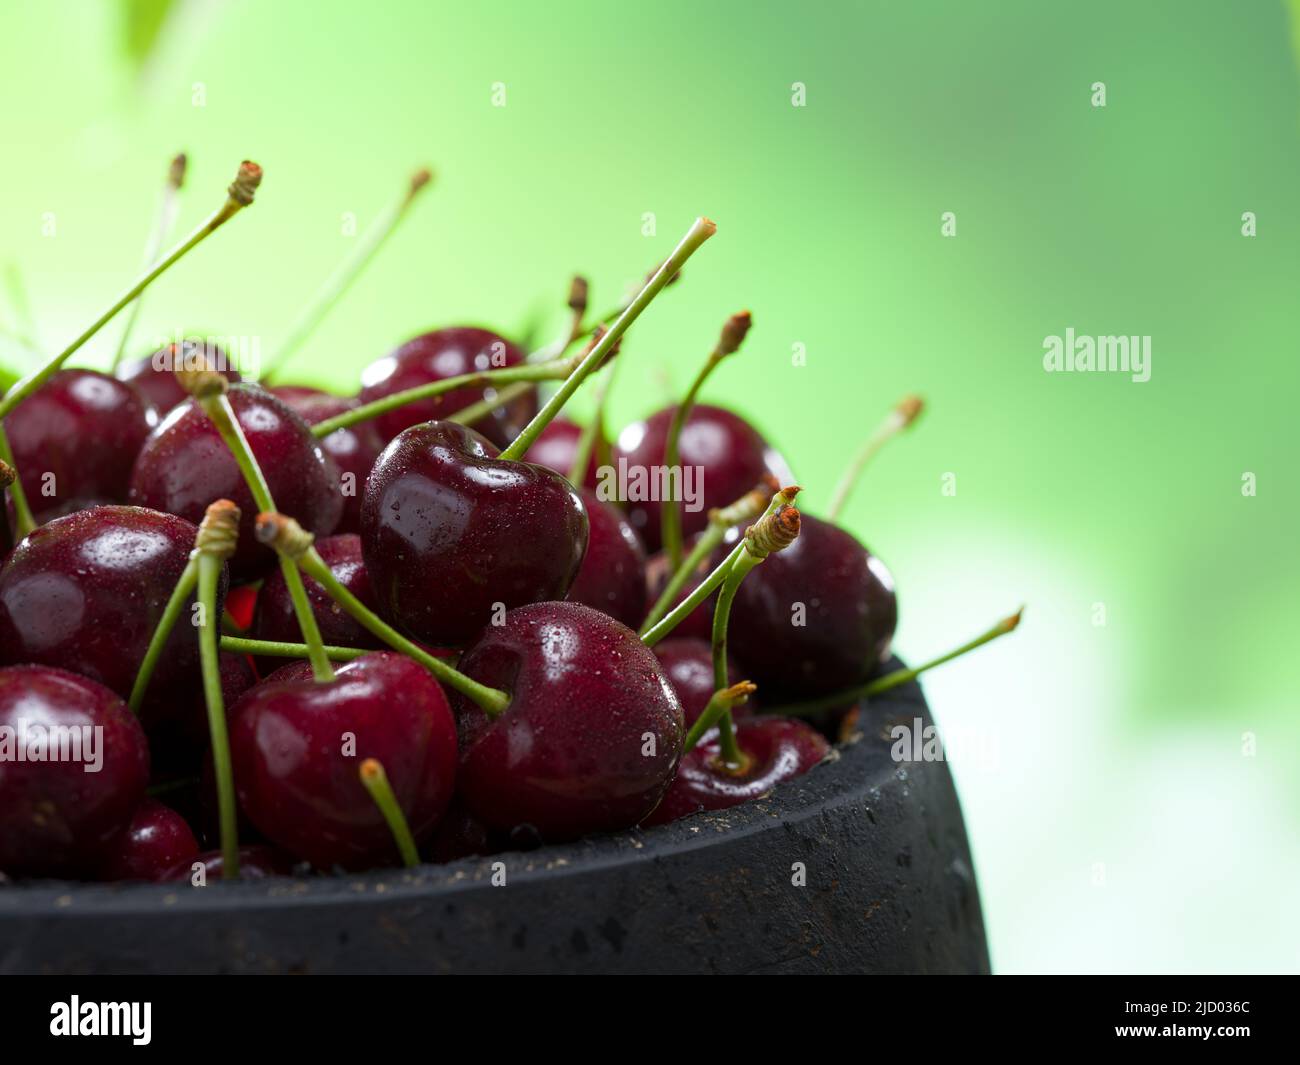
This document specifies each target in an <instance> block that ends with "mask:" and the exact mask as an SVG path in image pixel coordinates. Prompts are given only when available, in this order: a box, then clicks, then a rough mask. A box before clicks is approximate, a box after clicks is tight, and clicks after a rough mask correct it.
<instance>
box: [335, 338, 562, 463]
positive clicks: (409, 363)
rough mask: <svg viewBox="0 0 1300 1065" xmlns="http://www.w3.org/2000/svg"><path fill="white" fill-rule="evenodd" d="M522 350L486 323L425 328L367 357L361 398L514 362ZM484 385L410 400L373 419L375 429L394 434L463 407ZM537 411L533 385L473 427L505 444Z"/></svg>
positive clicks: (384, 434)
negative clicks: (371, 359) (376, 355)
mask: <svg viewBox="0 0 1300 1065" xmlns="http://www.w3.org/2000/svg"><path fill="white" fill-rule="evenodd" d="M523 361H524V353H523V352H522V351H520V350H519V348H517V347H515V345H514V344H512V343H510V341H508V340H506V339H505V338H504V337H502V336H499V335H498V334H496V333H493V332H492V331H491V330H489V329H478V328H475V327H472V326H460V327H454V328H450V329H438V330H435V331H434V332H432V333H423V334H421V335H420V336H417V337H414V338H413V339H411V340H408V341H407V342H406V343H405V344H403V345H402V346H401V347H400V348H398V349H397V350H396V351H394V352H393V353H392V354H391V355H385V356H384V357H383V358H382V359H379V360H378V361H376V362H373V363H371V364H370V365H369V366H367V367H366V368H365V369H364V370H363V371H362V372H361V385H362V388H361V394H360V397H359V398H360V400H361V402H362V403H371V402H373V401H374V400H377V399H382V398H383V397H384V396H391V395H392V394H393V393H394V392H404V391H406V389H408V388H416V387H418V386H419V385H426V384H429V383H431V382H433V381H443V380H446V379H447V378H449V377H459V376H460V375H461V374H468V373H476V372H478V371H482V370H495V369H503V368H504V367H507V366H518V365H519V364H521V363H522V362H523ZM483 397H484V390H483V389H482V388H458V389H455V390H454V391H452V392H447V393H444V394H443V395H441V396H434V397H432V398H430V399H423V400H420V401H418V402H416V403H408V404H406V406H404V407H398V408H397V410H392V411H389V412H388V413H387V414H382V415H380V416H379V417H378V418H376V419H375V420H374V425H375V426H376V428H377V429H378V430H379V435H380V437H381V438H382V439H384V440H392V439H393V437H395V436H397V434H398V433H400V432H401V431H402V430H403V429H407V428H409V427H410V426H412V425H419V424H420V423H421V422H427V421H433V420H435V419H438V418H447V417H450V416H451V415H452V414H455V413H456V411H458V410H460V409H461V408H462V407H468V406H469V405H470V404H471V403H477V402H478V401H479V400H481V399H483ZM536 411H537V393H536V390H529V391H528V392H527V393H526V394H524V395H523V396H521V397H519V398H518V399H516V400H515V401H514V402H512V403H510V404H508V405H507V406H505V407H504V408H498V409H497V410H495V411H494V412H493V413H492V415H491V416H490V417H486V418H483V419H482V420H481V421H479V422H478V423H477V424H476V426H475V427H476V428H477V429H478V430H479V431H480V432H482V433H483V435H484V436H486V437H487V438H488V439H489V440H491V441H492V442H493V443H494V444H496V445H497V446H498V447H504V446H505V445H506V444H507V443H508V442H509V441H510V440H512V439H513V438H514V437H515V436H517V435H518V433H519V430H520V429H522V428H523V426H524V425H525V424H527V422H528V420H529V419H530V418H531V417H532V416H533V415H534V414H535V413H536Z"/></svg>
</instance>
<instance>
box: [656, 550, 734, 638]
mask: <svg viewBox="0 0 1300 1065" xmlns="http://www.w3.org/2000/svg"><path fill="white" fill-rule="evenodd" d="M697 538H698V534H697V535H696V536H691V537H687V539H686V543H685V544H684V546H683V552H682V553H683V555H686V554H689V553H690V551H691V548H692V547H693V546H694V541H695V540H696V539H697ZM714 565H715V562H714V560H712V559H709V558H705V559H704V560H703V561H701V562H700V564H699V565H698V566H697V567H696V569H695V572H694V573H693V574H692V575H691V576H690V577H689V578H687V580H686V583H685V584H683V585H682V588H681V591H679V592H678V593H677V595H676V596H674V598H673V602H672V603H671V604H670V605H669V607H668V610H666V611H664V613H665V614H666V613H668V612H669V611H671V610H673V609H674V608H675V607H677V606H678V605H679V604H680V603H681V602H682V601H683V600H684V599H686V597H687V596H689V595H690V594H691V592H693V591H695V589H696V588H697V587H699V584H700V581H702V580H704V578H705V577H707V576H708V575H709V571H710V570H711V569H712V568H713V567H714ZM645 573H646V602H647V603H650V604H654V603H657V602H658V601H659V596H660V595H662V594H663V590H664V589H665V588H666V587H668V581H669V578H671V577H672V567H671V566H670V565H669V561H668V555H667V554H666V553H665V552H663V551H656V552H655V553H654V554H653V555H651V556H650V557H649V558H647V559H646V565H645ZM716 600H717V595H716V593H715V594H714V595H711V596H709V597H708V598H707V599H705V600H704V602H702V603H701V604H700V605H699V606H697V607H696V608H695V609H694V610H692V611H691V612H690V613H689V614H687V615H686V617H684V618H683V619H682V620H681V621H679V622H678V623H677V626H676V628H674V629H673V635H674V636H677V637H690V638H692V639H697V640H703V641H705V642H706V643H707V642H709V640H710V639H711V638H712V636H713V605H714V602H715V601H716Z"/></svg>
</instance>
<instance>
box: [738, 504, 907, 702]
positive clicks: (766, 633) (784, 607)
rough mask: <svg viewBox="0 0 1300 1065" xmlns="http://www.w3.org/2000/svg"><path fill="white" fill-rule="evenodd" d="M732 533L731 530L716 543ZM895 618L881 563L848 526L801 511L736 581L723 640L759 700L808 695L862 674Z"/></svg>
mask: <svg viewBox="0 0 1300 1065" xmlns="http://www.w3.org/2000/svg"><path fill="white" fill-rule="evenodd" d="M739 535H740V531H739V530H732V532H730V533H729V534H728V540H727V542H726V543H724V545H723V547H724V550H725V549H728V548H729V547H730V546H731V545H732V544H734V542H735V540H736V538H737V537H738V536H739ZM719 557H721V556H719ZM800 621H802V624H799V623H798V622H800ZM897 624H898V601H897V600H896V598H895V597H894V580H893V577H892V576H890V573H889V570H888V569H886V568H885V565H884V563H882V562H881V561H880V559H878V558H876V557H875V556H874V555H872V554H871V553H870V552H869V551H867V549H866V548H864V547H863V546H862V545H861V544H860V543H859V542H858V541H857V539H856V538H855V537H854V536H853V535H852V534H851V533H848V532H846V531H845V530H843V529H841V528H839V526H837V525H832V524H831V523H830V522H827V521H822V520H821V519H819V518H815V517H812V516H811V515H809V514H804V515H803V516H802V523H801V525H800V531H799V538H798V539H797V540H795V542H794V543H793V544H792V545H791V546H790V547H788V548H786V549H785V550H784V551H782V552H780V553H779V554H774V555H771V556H769V557H768V559H767V560H766V561H765V562H764V563H763V564H762V565H761V566H758V567H757V568H756V569H754V570H752V571H751V572H750V573H749V575H748V576H747V577H746V578H745V581H744V583H743V584H741V586H740V590H739V591H738V592H737V593H736V599H735V602H734V603H733V604H732V610H731V619H730V623H729V631H728V638H729V644H728V646H729V647H730V648H731V649H732V650H733V651H734V652H735V654H736V657H737V658H739V659H740V660H741V661H742V662H745V663H746V664H747V665H748V666H749V668H750V670H752V674H751V676H750V677H749V679H750V680H752V681H754V682H755V683H756V684H757V685H758V687H759V692H760V697H761V698H763V699H764V700H765V701H769V702H773V703H774V702H777V701H785V700H797V699H808V698H813V697H815V696H817V695H823V694H828V693H830V692H834V691H839V690H840V689H842V688H848V687H852V686H853V685H856V684H861V683H862V682H864V681H865V680H867V679H868V677H870V675H871V673H872V671H873V670H874V669H875V668H876V666H877V665H878V664H879V662H880V661H881V660H882V659H883V658H885V657H886V656H888V654H889V645H890V642H891V641H892V640H893V637H894V629H895V627H896V626H897Z"/></svg>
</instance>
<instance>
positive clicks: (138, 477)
mask: <svg viewBox="0 0 1300 1065" xmlns="http://www.w3.org/2000/svg"><path fill="white" fill-rule="evenodd" d="M229 395H230V404H231V406H232V407H233V408H234V411H235V416H236V417H237V418H238V420H239V424H240V426H241V428H242V429H243V430H244V435H245V436H246V437H247V438H248V444H249V446H250V447H251V448H252V451H253V455H254V457H256V459H257V461H258V464H259V465H260V466H261V467H262V472H263V474H264V475H265V476H266V481H267V485H268V486H269V487H270V489H271V495H272V497H273V498H274V499H275V503H276V506H277V507H278V508H279V509H280V510H281V511H283V512H284V513H285V514H292V515H293V516H294V517H295V518H297V519H298V521H299V523H300V524H301V525H302V527H303V528H304V529H307V530H308V531H309V532H312V533H315V534H316V535H317V536H328V535H329V534H330V533H332V532H333V531H334V527H335V526H336V525H338V523H339V518H340V517H341V516H342V514H343V497H342V496H341V495H340V494H339V477H338V470H337V468H335V466H334V463H333V461H332V460H331V459H329V458H328V457H327V456H326V455H325V454H324V452H322V451H321V448H320V445H319V443H318V442H317V441H316V438H315V437H313V436H312V435H311V430H310V429H308V428H307V423H306V422H304V421H303V420H302V419H301V418H300V417H299V416H298V415H297V414H295V413H294V412H293V410H291V409H290V408H289V406H288V405H287V404H286V403H285V402H284V400H282V399H277V398H276V397H275V396H273V395H271V394H270V393H269V392H267V391H266V390H265V389H262V388H258V387H257V386H256V385H244V384H240V385H232V386H231V388H230V393H229ZM215 499H230V500H233V501H234V502H235V503H236V504H237V505H238V506H239V509H240V511H241V512H242V516H241V518H240V522H239V546H238V547H237V548H236V550H235V555H234V557H233V558H232V559H231V561H230V568H231V574H232V575H233V576H235V577H236V578H251V577H256V576H259V575H260V574H262V573H264V572H265V571H266V570H268V569H270V568H271V566H272V565H273V564H274V563H275V552H274V551H272V550H271V549H270V548H268V547H263V546H262V545H261V544H259V543H258V542H257V538H256V537H255V536H254V535H253V525H254V522H255V521H256V519H257V506H256V505H255V504H254V503H253V497H252V494H251V493H250V492H249V490H248V486H247V485H246V484H245V483H244V478H243V477H242V476H241V475H240V472H239V467H238V466H237V465H236V464H235V460H234V457H233V456H232V455H231V454H230V452H229V450H228V449H227V447H226V445H225V443H224V441H222V439H221V437H220V436H219V435H218V433H217V430H216V427H215V426H213V424H212V422H211V421H209V419H208V416H207V415H206V414H204V413H203V410H202V408H200V407H199V406H198V404H197V403H196V402H195V401H194V400H192V399H191V400H188V401H187V402H185V403H183V404H181V405H180V406H179V407H176V408H175V409H174V410H172V412H171V413H170V414H168V415H167V417H166V418H164V419H163V421H162V422H161V423H160V424H159V425H158V427H157V428H156V429H154V431H153V433H152V434H151V435H150V437H149V439H148V440H146V441H145V444H144V447H143V449H142V450H141V451H140V457H139V458H138V459H136V463H135V470H134V471H133V472H132V474H131V502H133V503H138V504H139V505H141V506H146V507H153V508H154V509H155V510H165V511H167V512H168V513H169V514H178V515H180V516H181V517H183V518H188V519H189V520H191V521H194V522H198V521H201V520H202V519H203V512H204V511H205V510H206V509H207V506H208V504H209V503H211V502H212V501H213V500H215Z"/></svg>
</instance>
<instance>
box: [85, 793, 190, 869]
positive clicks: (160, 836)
mask: <svg viewBox="0 0 1300 1065" xmlns="http://www.w3.org/2000/svg"><path fill="white" fill-rule="evenodd" d="M198 853H199V844H198V841H197V840H196V839H195V838H194V833H193V832H191V831H190V826H189V825H187V824H186V823H185V818H183V817H182V816H181V815H180V814H178V813H177V812H176V811H175V810H173V809H172V808H171V807H170V806H164V805H163V804H162V803H160V802H158V801H157V800H156V799H145V800H144V802H143V803H141V804H140V807H139V809H137V810H136V812H135V816H133V817H132V818H131V823H130V824H129V825H128V826H127V828H126V831H125V832H122V833H120V834H119V835H118V836H117V837H116V838H115V839H114V840H113V842H112V843H111V844H110V845H109V848H108V852H107V854H106V855H105V857H104V859H103V860H102V861H101V863H100V865H99V868H98V870H97V872H96V879H97V880H160V879H162V877H163V875H164V874H165V873H167V871H168V870H169V869H171V868H172V867H174V866H175V865H176V864H177V863H178V862H184V861H192V860H193V859H194V857H195V856H196V855H197V854H198Z"/></svg>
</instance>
